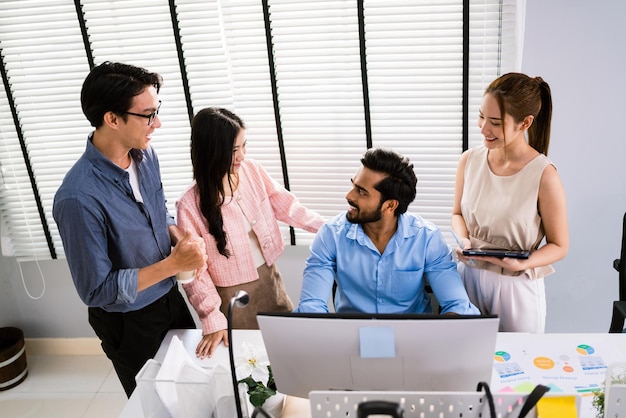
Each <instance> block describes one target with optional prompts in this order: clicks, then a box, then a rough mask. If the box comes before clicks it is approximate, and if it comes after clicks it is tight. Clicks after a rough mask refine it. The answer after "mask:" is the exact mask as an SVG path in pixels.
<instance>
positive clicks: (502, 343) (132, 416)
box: [120, 329, 626, 418]
mask: <svg viewBox="0 0 626 418" xmlns="http://www.w3.org/2000/svg"><path fill="white" fill-rule="evenodd" d="M174 335H176V336H178V338H180V340H181V341H182V342H183V345H184V346H185V348H186V349H187V352H188V353H190V356H192V357H193V358H194V359H195V360H196V362H197V364H198V365H200V366H202V367H214V366H216V365H217V364H222V365H224V366H225V367H226V368H230V367H229V358H228V349H227V348H226V347H225V346H224V345H220V346H219V347H218V349H217V352H216V353H215V354H214V355H213V357H212V358H210V359H208V358H207V359H203V360H200V359H197V358H196V357H195V349H196V346H197V345H198V342H199V341H200V339H201V337H202V330H200V329H187V330H171V331H170V332H169V333H168V334H167V335H166V337H165V339H164V340H163V343H162V344H161V347H160V348H159V351H158V352H157V354H156V355H155V357H154V358H155V360H156V361H159V362H161V361H163V359H164V357H165V353H166V352H167V348H168V347H169V344H170V342H171V340H172V337H173V336H174ZM233 340H234V341H235V344H234V345H233V348H234V349H235V356H236V355H237V349H238V348H239V347H241V345H242V343H243V342H249V343H251V344H253V345H256V346H262V345H263V338H262V336H261V332H260V331H256V330H234V331H233ZM571 341H576V342H577V343H578V341H580V342H584V343H586V344H590V345H594V344H599V345H603V346H604V347H606V348H608V349H609V350H612V351H613V356H610V357H613V358H612V361H626V334H609V333H606V334H600V333H597V334H593V333H587V334H569V333H568V334H526V333H498V338H497V340H496V351H499V350H506V351H511V350H517V351H521V352H525V351H526V350H527V349H529V350H530V349H532V348H533V347H543V348H544V349H549V348H550V347H554V348H555V350H558V347H560V346H562V345H563V343H564V342H571ZM494 380H497V379H496V376H495V372H494ZM496 383H497V385H501V381H499V380H498V381H497V382H494V381H492V385H494V386H497V385H496ZM493 390H498V388H497V387H494V388H493ZM298 402H299V401H297V400H296V401H294V403H293V405H298V406H297V407H296V409H297V408H298V407H300V408H301V407H302V405H301V404H298ZM589 404H590V402H587V405H586V407H585V409H589ZM305 406H306V405H305ZM583 406H585V404H583ZM293 416H297V417H302V415H301V414H298V415H293ZM142 417H144V414H143V410H142V407H141V401H140V400H139V394H138V391H135V392H134V393H133V394H132V396H131V397H130V398H129V400H128V403H127V404H126V407H125V408H124V409H123V410H122V413H121V414H120V418H142ZM587 417H589V418H595V414H593V412H591V411H588V410H581V415H580V418H587ZM284 418H287V415H285V417H284Z"/></svg>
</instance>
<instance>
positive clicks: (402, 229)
mask: <svg viewBox="0 0 626 418" xmlns="http://www.w3.org/2000/svg"><path fill="white" fill-rule="evenodd" d="M346 222H347V223H348V224H350V226H349V229H348V232H347V233H346V238H348V239H352V240H355V241H357V242H358V243H359V244H361V245H364V243H365V242H366V241H365V238H366V237H367V235H365V232H364V231H363V226H362V225H361V224H353V223H351V222H350V221H348V219H346ZM416 233H417V229H416V228H414V227H412V225H411V222H409V221H408V219H407V218H406V216H405V214H401V215H400V216H398V229H397V230H396V232H395V234H393V236H392V237H391V240H390V241H389V242H394V241H395V240H397V239H398V238H400V237H401V238H403V239H404V238H409V237H412V236H414V235H415V234H416ZM368 241H369V239H368Z"/></svg>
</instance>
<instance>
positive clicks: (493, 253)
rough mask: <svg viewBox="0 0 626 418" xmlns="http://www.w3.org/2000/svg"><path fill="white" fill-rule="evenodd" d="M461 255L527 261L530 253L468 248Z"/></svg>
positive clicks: (525, 251)
mask: <svg viewBox="0 0 626 418" xmlns="http://www.w3.org/2000/svg"><path fill="white" fill-rule="evenodd" d="M463 255H465V256H468V257H469V256H477V255H486V256H490V257H498V258H504V257H510V258H521V259H527V258H528V257H529V256H530V251H527V250H475V249H472V248H470V249H469V250H463Z"/></svg>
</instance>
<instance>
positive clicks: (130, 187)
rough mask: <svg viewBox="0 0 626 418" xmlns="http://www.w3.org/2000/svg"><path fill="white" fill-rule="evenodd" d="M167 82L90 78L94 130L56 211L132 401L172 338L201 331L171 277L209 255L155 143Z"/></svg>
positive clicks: (106, 69)
mask: <svg viewBox="0 0 626 418" xmlns="http://www.w3.org/2000/svg"><path fill="white" fill-rule="evenodd" d="M161 83H162V79H161V76H160V75H158V74H156V73H150V72H148V71H147V70H145V69H143V68H138V67H134V66H131V65H127V64H121V63H111V62H105V63H103V64H101V65H99V66H97V67H95V68H94V69H93V70H92V71H91V72H90V73H89V75H88V76H87V78H86V79H85V81H84V83H83V87H82V91H81V105H82V109H83V113H84V114H85V116H86V117H87V119H88V120H89V122H90V123H91V125H92V126H93V127H94V128H95V130H94V131H93V132H92V133H91V134H90V135H89V137H88V139H87V148H86V150H85V152H84V153H83V155H82V156H81V157H80V158H79V160H78V161H77V162H76V163H75V164H74V166H73V167H72V168H71V169H70V170H69V171H68V173H67V174H66V176H65V178H64V180H63V183H62V184H61V187H60V188H59V190H58V191H57V193H56V195H55V197H54V206H53V216H54V219H55V221H56V223H57V225H58V227H59V233H60V235H61V239H62V240H63V247H64V250H65V255H66V257H67V261H68V264H69V267H70V272H71V274H72V279H73V280H74V285H75V286H76V290H77V291H78V295H79V296H80V298H81V299H82V300H83V302H84V303H85V304H86V305H87V306H88V307H89V308H88V312H89V323H90V324H91V326H92V328H93V329H94V331H95V333H96V335H97V336H98V337H99V338H100V340H101V342H102V348H103V350H104V352H105V353H106V355H107V357H109V359H110V360H111V361H112V363H113V366H114V368H115V371H116V373H117V375H118V377H119V379H120V382H121V383H122V386H123V387H124V391H125V392H126V395H127V396H129V397H130V395H131V393H132V392H133V390H134V389H135V386H136V383H135V375H136V374H137V373H138V372H139V370H140V369H141V367H142V366H143V365H144V363H145V362H146V360H148V359H150V358H152V357H154V355H155V354H156V352H157V350H158V348H159V346H160V344H161V341H162V340H163V337H164V336H165V334H166V333H167V331H168V330H169V329H174V328H195V323H194V320H193V317H192V316H191V314H190V311H189V309H188V307H187V304H186V302H185V300H184V299H183V297H182V295H181V294H180V292H179V291H178V285H177V282H176V278H175V276H176V274H177V273H179V272H182V271H188V270H194V269H197V268H200V267H201V266H202V265H203V263H204V262H205V258H206V251H205V249H204V243H203V241H202V240H199V239H198V240H197V239H194V238H192V237H191V234H190V233H189V232H188V231H185V233H182V231H180V230H179V229H178V227H177V226H176V225H175V224H174V218H173V217H172V216H171V215H170V214H169V212H168V210H167V208H166V205H165V196H164V194H163V186H162V184H161V174H160V170H159V162H158V159H157V156H156V154H155V152H154V150H153V149H152V147H151V146H150V140H151V139H152V134H153V133H154V131H155V130H156V129H157V128H159V127H160V126H161V121H160V120H159V117H158V113H159V107H160V106H161V101H160V100H159V99H158V92H159V89H160V87H161ZM172 245H173V246H174V248H173V249H172Z"/></svg>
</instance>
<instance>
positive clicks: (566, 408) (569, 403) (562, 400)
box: [537, 396, 578, 418]
mask: <svg viewBox="0 0 626 418" xmlns="http://www.w3.org/2000/svg"><path fill="white" fill-rule="evenodd" d="M537 417H538V418H578V412H577V411H576V397H575V396H558V397H557V396H554V397H552V396H551V397H543V398H541V399H539V402H537Z"/></svg>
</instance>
